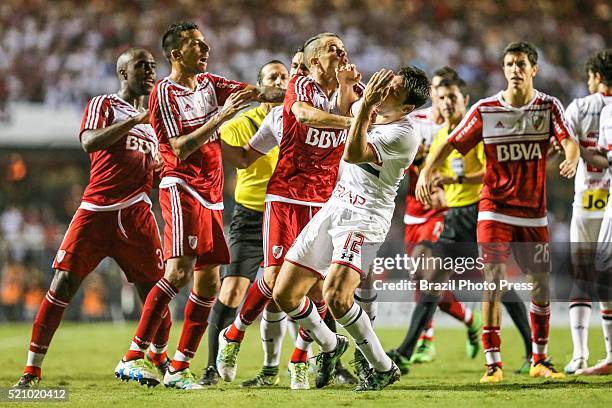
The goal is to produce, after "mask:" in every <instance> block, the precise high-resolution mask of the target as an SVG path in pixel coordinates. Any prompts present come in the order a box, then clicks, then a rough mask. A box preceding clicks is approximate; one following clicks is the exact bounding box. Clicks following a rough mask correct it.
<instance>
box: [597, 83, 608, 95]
mask: <svg viewBox="0 0 612 408" xmlns="http://www.w3.org/2000/svg"><path fill="white" fill-rule="evenodd" d="M597 92H598V93H601V94H604V95H607V96H609V95H612V86H608V85H606V84H602V83H600V84H599V85H597Z"/></svg>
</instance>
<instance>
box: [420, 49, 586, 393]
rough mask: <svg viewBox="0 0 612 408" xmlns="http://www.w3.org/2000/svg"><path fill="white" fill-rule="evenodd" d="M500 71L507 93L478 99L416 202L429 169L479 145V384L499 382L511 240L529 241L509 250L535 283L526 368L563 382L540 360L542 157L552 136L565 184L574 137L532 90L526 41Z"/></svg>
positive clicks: (534, 57)
mask: <svg viewBox="0 0 612 408" xmlns="http://www.w3.org/2000/svg"><path fill="white" fill-rule="evenodd" d="M502 61H503V63H502V66H503V71H504V75H505V77H506V79H507V81H508V87H507V88H506V89H505V90H504V91H501V92H499V93H498V94H496V95H494V96H492V97H489V98H486V99H482V100H480V101H478V102H477V103H476V104H475V105H474V106H472V108H471V109H470V110H469V111H468V113H467V115H466V116H465V118H464V119H463V120H462V121H461V123H460V124H459V125H458V126H457V127H456V128H455V130H454V131H453V132H452V133H451V135H450V137H449V138H448V140H447V141H445V142H443V143H442V144H441V145H440V147H439V149H438V150H436V151H435V152H433V153H431V154H432V156H431V159H430V160H428V161H427V163H426V165H425V167H424V168H423V170H422V171H421V174H420V175H419V180H418V182H417V198H418V199H419V200H420V201H422V202H424V203H426V202H428V201H429V200H430V198H429V195H430V191H431V187H430V185H431V182H432V180H433V176H434V171H435V170H436V169H438V168H439V167H440V165H441V164H442V163H443V162H444V160H445V159H446V158H447V157H448V155H449V154H450V153H451V152H452V151H453V149H457V150H458V151H459V152H460V153H461V154H463V155H465V154H467V153H468V152H469V151H470V150H471V149H472V148H474V147H475V146H476V145H477V144H478V143H479V142H480V141H483V142H484V146H485V156H486V162H487V167H486V170H485V176H484V187H483V190H482V194H481V200H480V203H479V213H478V226H477V231H478V233H477V235H478V242H479V244H483V246H482V250H483V258H484V264H485V265H484V266H485V268H484V275H485V280H486V281H487V282H489V283H495V284H496V289H495V290H487V291H485V292H484V299H483V320H484V327H483V335H482V340H483V346H484V349H485V357H486V364H487V370H486V372H485V374H484V376H483V377H482V378H481V380H480V381H481V383H488V382H499V381H501V380H502V379H503V375H502V361H501V354H500V344H501V340H500V335H499V333H500V321H501V310H500V297H501V296H500V295H501V293H500V292H501V291H500V289H499V288H500V280H501V279H504V278H505V269H506V265H505V262H506V260H507V258H508V256H509V255H510V253H511V252H512V251H511V248H510V242H519V243H530V244H528V246H522V247H521V250H520V251H514V256H515V259H516V260H517V263H518V264H519V266H521V268H522V269H523V270H524V271H526V272H528V273H530V276H531V278H532V279H533V281H534V286H533V290H532V303H531V310H530V315H531V324H532V339H533V354H532V358H533V362H532V364H531V368H530V370H529V375H530V376H532V377H545V378H562V377H564V375H563V373H560V372H558V371H557V370H556V369H555V368H554V366H553V365H552V364H551V363H550V361H548V360H547V348H548V332H549V319H550V303H549V293H548V275H549V273H550V264H549V262H550V259H549V257H550V255H549V251H548V228H547V226H546V225H547V220H546V193H545V191H546V167H545V166H546V154H547V149H548V145H549V138H550V137H551V136H554V137H555V138H556V139H557V140H558V141H559V143H560V144H561V146H562V148H563V151H564V152H565V160H564V161H563V162H562V163H561V164H560V166H559V168H560V174H561V175H562V176H563V177H567V178H571V177H573V176H574V174H575V172H576V165H577V164H578V159H579V155H580V151H579V148H578V146H577V144H576V142H575V141H574V140H573V133H572V131H571V129H570V128H569V127H568V125H567V123H566V121H565V118H564V116H563V107H562V106H561V104H560V102H559V101H558V100H557V99H556V98H554V97H552V96H549V95H546V94H543V93H542V92H539V91H537V90H536V89H534V87H533V78H534V77H535V76H536V74H537V72H538V65H537V61H538V53H537V51H536V49H535V47H534V46H533V45H531V44H529V43H525V42H516V43H511V44H509V45H508V46H507V47H506V48H505V50H504V52H503V60H502Z"/></svg>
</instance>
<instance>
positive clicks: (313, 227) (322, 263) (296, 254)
mask: <svg viewBox="0 0 612 408" xmlns="http://www.w3.org/2000/svg"><path fill="white" fill-rule="evenodd" d="M388 225H389V224H388V222H387V221H386V220H384V219H383V218H381V217H379V216H377V215H374V214H368V213H364V212H363V210H355V209H352V208H350V207H339V206H338V203H334V204H333V205H330V203H328V204H325V205H324V206H323V208H321V210H320V211H319V212H317V214H316V215H315V216H314V217H313V218H312V220H310V222H309V223H308V225H306V227H305V228H304V229H303V230H302V232H300V235H298V237H297V239H296V240H295V242H294V244H293V246H292V247H291V248H290V249H289V251H288V252H287V255H286V256H285V261H287V262H290V263H293V264H295V265H298V266H301V267H304V268H306V269H308V270H310V271H312V272H314V273H315V274H317V275H319V276H320V277H321V278H322V279H325V277H326V276H327V273H328V270H329V266H330V265H331V264H340V265H346V266H348V267H350V268H352V269H354V270H355V271H356V272H358V273H359V274H360V275H361V276H362V278H363V277H365V276H366V275H367V273H368V271H369V269H370V266H371V265H372V263H373V262H374V258H376V253H377V252H378V249H379V248H380V246H381V245H382V244H383V242H384V241H385V237H386V236H387V232H388Z"/></svg>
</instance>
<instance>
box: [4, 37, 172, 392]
mask: <svg viewBox="0 0 612 408" xmlns="http://www.w3.org/2000/svg"><path fill="white" fill-rule="evenodd" d="M117 76H118V78H119V81H120V83H121V86H120V89H119V91H118V92H117V93H114V94H108V95H100V96H96V97H95V98H93V99H91V100H90V101H89V103H88V104H87V107H86V108H85V113H84V114H83V121H82V123H81V131H80V133H79V139H80V142H81V146H82V147H83V149H84V150H85V151H86V152H87V153H89V158H90V160H91V169H90V177H89V184H88V185H87V187H86V188H85V192H84V193H83V198H82V201H81V205H80V206H79V209H78V210H77V212H76V213H75V214H74V217H73V218H72V221H71V222H70V225H69V227H68V231H66V234H65V235H64V239H63V240H62V243H61V244H60V247H59V250H58V251H57V255H56V256H55V260H54V261H53V269H54V270H55V276H54V278H53V282H51V287H50V288H49V291H48V292H47V294H46V296H45V298H44V299H43V302H42V304H41V305H40V309H39V310H38V314H37V315H36V318H35V319H34V326H33V327H32V338H31V340H30V351H29V353H28V361H27V363H26V367H25V369H24V374H23V376H22V377H21V379H20V380H19V382H18V383H17V384H16V386H17V387H22V388H29V387H30V386H32V385H35V384H36V383H38V382H39V381H40V378H41V376H42V374H41V365H42V362H43V359H44V358H45V355H46V353H47V350H48V347H49V344H50V343H51V339H52V338H53V335H54V333H55V331H56V329H57V328H58V326H59V324H60V322H61V320H62V316H63V313H64V310H65V309H66V307H67V306H68V303H69V302H70V300H71V299H72V297H73V296H74V294H75V293H76V291H77V290H78V288H79V286H80V285H81V282H82V281H83V279H84V278H85V277H87V275H89V274H90V273H91V272H92V271H93V270H94V269H95V268H96V266H97V265H98V263H100V261H101V260H102V259H104V258H105V257H107V256H108V257H111V258H113V259H114V260H115V261H116V262H117V263H118V264H119V266H120V267H121V269H122V270H123V272H124V273H125V275H126V277H127V279H128V281H130V282H133V283H134V284H135V286H136V289H137V291H138V295H139V296H140V298H141V299H142V300H143V301H144V299H145V297H146V296H147V293H148V292H149V290H150V289H151V288H152V287H153V286H154V285H155V282H156V281H157V280H158V279H159V278H161V277H162V275H163V269H164V261H163V257H162V249H161V242H160V236H159V231H158V230H157V224H156V222H155V218H154V216H153V213H152V212H151V201H150V199H149V194H150V192H151V188H152V185H153V170H154V168H155V167H156V165H157V164H156V163H157V162H156V155H157V140H156V139H155V133H154V132H153V128H152V127H151V126H150V125H149V124H148V122H149V113H148V112H147V111H144V110H143V109H144V108H143V103H144V98H145V96H147V95H148V94H149V92H150V91H151V89H152V88H153V84H154V82H155V60H154V59H153V56H152V55H151V54H150V53H149V52H148V51H147V50H144V49H142V48H131V49H128V50H127V51H125V52H123V53H122V54H121V55H120V56H119V58H118V59H117ZM170 325H171V320H170V314H169V310H168V308H167V307H166V308H163V309H162V310H160V315H159V325H158V327H157V328H156V330H155V331H153V332H152V333H151V341H150V343H149V344H150V354H149V356H150V358H151V360H152V361H153V363H154V364H155V365H157V366H158V367H159V368H161V369H163V368H164V365H165V363H166V352H165V350H166V344H167V342H168V335H169V333H170ZM140 364H143V365H147V366H148V367H149V368H150V370H152V371H156V370H157V368H155V367H153V366H152V365H151V364H150V363H149V362H147V361H144V360H142V361H141V362H140ZM116 374H117V376H118V377H121V378H122V379H129V378H130V370H129V368H127V367H121V366H118V367H117V370H116Z"/></svg>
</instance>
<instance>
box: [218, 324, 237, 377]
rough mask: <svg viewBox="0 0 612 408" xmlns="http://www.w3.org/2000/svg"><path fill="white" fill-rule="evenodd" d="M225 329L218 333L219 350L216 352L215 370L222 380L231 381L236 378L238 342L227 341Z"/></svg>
mask: <svg viewBox="0 0 612 408" xmlns="http://www.w3.org/2000/svg"><path fill="white" fill-rule="evenodd" d="M226 332H227V329H225V330H223V331H221V333H219V351H218V352H217V371H218V372H219V375H220V376H221V378H223V381H227V382H232V381H234V379H235V378H236V370H237V369H238V364H237V363H236V360H237V359H238V352H239V351H240V343H238V342H235V341H229V340H227V338H226V337H225V333H226Z"/></svg>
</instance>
